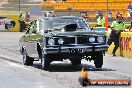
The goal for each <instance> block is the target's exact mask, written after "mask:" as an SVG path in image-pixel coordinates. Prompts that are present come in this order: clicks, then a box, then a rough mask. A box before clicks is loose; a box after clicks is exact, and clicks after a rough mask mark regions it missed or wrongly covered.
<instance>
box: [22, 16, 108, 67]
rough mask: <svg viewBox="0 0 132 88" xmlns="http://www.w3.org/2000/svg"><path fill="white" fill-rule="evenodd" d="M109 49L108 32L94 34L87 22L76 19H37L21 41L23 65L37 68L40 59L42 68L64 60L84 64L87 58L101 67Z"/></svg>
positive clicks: (68, 17)
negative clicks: (36, 63)
mask: <svg viewBox="0 0 132 88" xmlns="http://www.w3.org/2000/svg"><path fill="white" fill-rule="evenodd" d="M107 48H108V45H107V38H106V35H105V32H97V31H93V30H91V29H90V27H89V25H87V24H86V21H85V19H83V18H81V17H72V16H67V17H66V16H65V17H46V18H43V19H37V20H35V21H33V22H32V24H31V25H30V27H29V30H28V31H27V32H26V34H25V35H24V36H22V37H21V39H20V52H21V53H22V55H23V63H24V64H25V65H33V61H38V60H39V59H40V60H41V68H42V69H47V68H48V67H49V66H50V63H51V62H52V61H62V60H64V59H69V60H70V61H71V63H72V64H73V65H77V64H81V60H82V59H83V58H84V59H86V60H90V61H91V60H94V63H95V67H96V68H101V67H102V65H103V54H104V52H105V51H106V50H107Z"/></svg>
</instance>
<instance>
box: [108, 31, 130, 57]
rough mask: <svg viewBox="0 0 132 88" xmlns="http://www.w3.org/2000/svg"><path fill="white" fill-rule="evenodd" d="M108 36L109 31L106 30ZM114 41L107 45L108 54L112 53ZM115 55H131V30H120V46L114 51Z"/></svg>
mask: <svg viewBox="0 0 132 88" xmlns="http://www.w3.org/2000/svg"><path fill="white" fill-rule="evenodd" d="M106 34H107V36H109V34H110V32H106ZM113 48H114V43H112V45H111V46H110V47H109V49H108V52H107V53H108V54H112V51H113ZM116 55H118V56H123V57H132V32H122V33H121V37H120V47H119V48H118V50H117V51H116Z"/></svg>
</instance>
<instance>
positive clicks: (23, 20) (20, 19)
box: [18, 12, 25, 32]
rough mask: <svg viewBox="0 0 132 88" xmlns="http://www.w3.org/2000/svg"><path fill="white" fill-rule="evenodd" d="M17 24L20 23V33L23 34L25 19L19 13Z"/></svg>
mask: <svg viewBox="0 0 132 88" xmlns="http://www.w3.org/2000/svg"><path fill="white" fill-rule="evenodd" d="M18 21H19V23H20V32H23V30H24V29H25V17H24V16H23V13H22V12H21V13H20V15H19V20H18Z"/></svg>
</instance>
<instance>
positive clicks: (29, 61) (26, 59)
mask: <svg viewBox="0 0 132 88" xmlns="http://www.w3.org/2000/svg"><path fill="white" fill-rule="evenodd" d="M33 61H34V60H33V58H31V57H29V56H28V55H27V53H26V51H25V50H24V51H23V64H24V65H27V66H30V65H33Z"/></svg>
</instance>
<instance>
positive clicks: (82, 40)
mask: <svg viewBox="0 0 132 88" xmlns="http://www.w3.org/2000/svg"><path fill="white" fill-rule="evenodd" d="M89 37H90V36H72V37H53V39H54V40H55V45H59V43H58V40H59V39H60V38H62V39H63V40H64V43H63V45H70V44H87V45H91V44H99V43H98V41H97V37H98V36H94V37H95V42H94V43H90V42H89ZM105 41H106V37H105ZM104 43H105V42H104Z"/></svg>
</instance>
